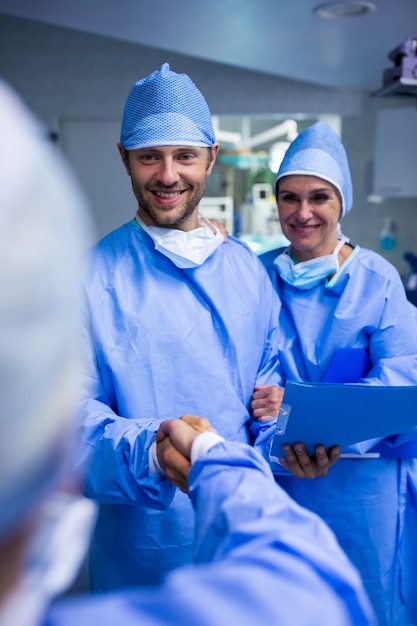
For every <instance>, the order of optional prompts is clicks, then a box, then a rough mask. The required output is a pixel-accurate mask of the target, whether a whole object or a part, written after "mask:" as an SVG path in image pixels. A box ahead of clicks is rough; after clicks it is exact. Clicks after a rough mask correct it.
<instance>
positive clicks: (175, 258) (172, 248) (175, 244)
mask: <svg viewBox="0 0 417 626" xmlns="http://www.w3.org/2000/svg"><path fill="white" fill-rule="evenodd" d="M136 221H137V222H138V224H139V225H140V227H141V228H142V229H143V230H144V231H145V232H146V233H147V234H148V235H149V237H151V238H152V240H153V242H154V244H155V249H156V250H158V251H159V252H160V253H161V254H163V255H165V256H166V257H168V259H170V260H171V261H172V262H173V263H174V264H175V265H176V266H177V267H179V268H180V269H190V268H192V267H198V266H199V265H202V264H203V263H204V261H205V260H206V259H208V257H209V256H211V255H212V254H213V252H214V251H215V250H216V249H217V248H218V247H219V246H220V245H221V244H222V243H223V241H224V237H223V235H222V234H221V232H220V231H219V230H218V229H217V228H216V227H215V226H214V225H213V224H212V223H211V222H209V221H208V220H207V219H206V218H205V217H203V216H202V215H198V222H199V224H200V226H199V227H198V228H194V229H193V230H189V231H187V232H185V231H183V230H179V229H176V228H161V227H159V226H147V225H146V224H145V223H144V221H143V220H142V219H141V218H140V217H139V216H138V215H136Z"/></svg>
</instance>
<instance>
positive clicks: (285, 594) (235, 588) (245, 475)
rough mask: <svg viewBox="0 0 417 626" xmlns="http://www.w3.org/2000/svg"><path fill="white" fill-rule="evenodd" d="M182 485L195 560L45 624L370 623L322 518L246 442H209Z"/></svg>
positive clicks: (64, 607)
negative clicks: (191, 519) (191, 513)
mask: <svg viewBox="0 0 417 626" xmlns="http://www.w3.org/2000/svg"><path fill="white" fill-rule="evenodd" d="M189 485H190V495H191V499H192V502H193V506H194V507H195V510H196V546H195V554H194V557H195V564H194V565H188V566H186V567H185V568H182V569H181V570H178V571H176V572H172V573H171V574H170V575H169V576H168V578H167V581H166V583H165V584H163V585H162V586H160V587H158V588H156V589H154V590H152V589H149V588H148V589H147V590H136V591H135V590H130V591H127V592H123V593H122V592H118V593H113V594H108V595H103V596H99V597H95V598H91V597H85V596H84V599H81V600H74V599H69V600H66V601H65V602H62V601H61V602H59V603H57V605H56V606H55V607H53V608H52V610H51V611H50V612H49V614H48V615H47V617H46V619H45V621H44V622H43V626H74V625H76V626H91V624H100V626H116V625H117V626H151V625H152V626H174V625H175V624H177V625H179V624H183V625H184V626H185V625H187V624H189V625H190V626H221V625H222V624H230V625H234V624H236V625H237V626H257V625H259V624H263V625H265V626H272V625H274V626H288V625H289V624H291V626H315V625H317V624H320V626H376V621H375V620H374V616H373V614H372V610H371V608H370V604H369V600H368V598H367V597H366V596H365V593H364V590H363V587H362V585H361V583H360V578H359V576H358V573H357V571H356V569H355V568H354V567H353V566H352V564H351V563H350V562H349V561H348V559H347V558H346V556H345V555H344V554H343V552H342V551H341V549H340V547H339V546H338V544H337V542H336V540H335V538H334V536H333V534H332V533H331V531H330V530H329V528H328V527H327V526H326V525H325V524H324V523H323V522H322V521H321V520H320V519H319V518H318V517H317V516H316V515H314V514H311V513H310V512H309V511H306V510H305V509H302V508H301V507H299V506H298V505H297V504H296V503H295V502H293V501H292V500H291V499H290V498H289V497H288V496H287V495H286V494H285V493H284V492H283V491H282V490H281V489H280V488H279V487H277V485H276V484H275V483H274V480H273V478H272V474H271V471H270V469H269V467H268V465H267V463H266V462H265V461H264V460H263V459H262V458H261V457H260V456H259V455H258V454H257V453H256V452H255V451H254V450H253V448H251V447H249V446H243V447H242V446H240V445H238V444H237V443H236V442H223V443H220V444H218V445H216V446H214V447H213V448H212V449H211V450H210V451H209V452H208V453H207V454H206V455H205V456H203V457H202V458H201V459H200V460H199V461H197V462H196V463H195V464H194V465H193V467H192V468H191V471H190V474H189ZM120 532H122V529H120ZM31 626H35V625H31Z"/></svg>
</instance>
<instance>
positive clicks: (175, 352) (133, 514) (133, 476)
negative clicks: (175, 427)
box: [77, 222, 280, 590]
mask: <svg viewBox="0 0 417 626" xmlns="http://www.w3.org/2000/svg"><path fill="white" fill-rule="evenodd" d="M85 289H86V306H87V309H86V323H85V331H86V332H85V334H86V337H85V349H84V357H85V359H84V360H85V369H84V372H83V374H84V379H85V385H84V392H83V393H84V398H83V402H82V406H81V415H80V417H81V446H80V449H79V454H78V459H77V469H78V470H79V471H81V472H82V473H83V474H84V473H85V472H87V486H86V492H85V493H86V495H87V496H88V497H91V498H94V499H96V500H97V501H98V502H100V504H101V506H100V514H99V520H98V524H97V530H96V532H95V536H94V539H93V542H92V546H91V555H90V575H91V582H92V586H93V589H96V590H105V589H111V588H117V587H125V586H129V585H144V584H154V583H156V582H158V581H159V580H160V579H161V577H162V576H163V575H164V574H165V573H166V572H167V571H169V570H171V569H173V568H174V567H176V566H178V565H181V564H183V563H186V562H188V561H190V559H191V546H192V542H193V527H194V519H193V513H192V509H191V505H190V502H189V499H188V498H187V496H185V495H184V494H183V493H182V492H180V491H177V490H175V489H174V488H173V487H172V486H171V483H170V481H168V480H166V479H164V478H162V477H161V476H160V475H159V474H151V475H149V455H148V451H149V447H150V445H151V442H152V441H153V439H154V436H155V432H156V430H157V429H158V426H159V422H160V421H162V420H165V419H172V418H176V417H180V416H181V415H183V414H185V413H191V414H194V415H200V416H205V417H207V418H208V419H209V420H210V421H211V423H212V424H213V425H214V427H215V428H217V430H218V431H219V433H220V434H221V435H223V436H224V437H226V438H228V439H236V440H240V441H245V442H246V441H248V440H249V433H248V428H247V425H248V421H249V419H250V415H249V407H250V400H251V397H252V394H253V387H254V385H255V384H263V383H271V384H276V383H278V384H279V382H280V380H279V375H278V370H277V366H276V365H277V364H276V357H277V326H278V316H279V300H278V297H277V295H276V293H275V290H274V289H273V287H272V285H271V282H270V280H269V278H268V275H267V273H266V271H265V269H264V267H263V266H262V264H261V262H260V261H259V259H258V258H257V257H256V256H255V255H254V254H253V253H252V252H251V250H250V249H249V248H248V247H247V246H246V245H245V244H243V243H242V242H239V241H237V240H235V239H233V238H229V240H228V242H227V243H223V244H222V245H221V246H220V247H219V248H218V249H217V250H216V251H215V252H214V253H213V255H212V256H210V257H209V258H208V259H207V260H206V261H205V263H204V264H203V265H201V266H200V267H197V268H194V269H185V270H184V269H179V268H177V267H176V266H175V265H174V264H173V263H172V262H171V261H170V260H169V259H168V258H166V257H165V256H163V255H162V254H161V253H159V252H157V251H155V248H154V244H153V242H152V240H151V239H150V237H149V236H148V235H147V234H146V233H145V232H144V231H142V230H141V229H139V228H138V227H137V225H135V223H134V222H130V223H128V224H126V225H124V226H122V227H121V228H119V229H118V230H116V231H114V232H112V233H110V234H109V235H108V236H106V237H105V238H104V239H103V240H102V241H101V242H99V243H98V244H97V245H96V246H95V247H94V248H93V249H92V250H91V251H90V252H89V254H88V258H87V264H86V279H85Z"/></svg>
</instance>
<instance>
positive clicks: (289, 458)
mask: <svg viewBox="0 0 417 626" xmlns="http://www.w3.org/2000/svg"><path fill="white" fill-rule="evenodd" d="M282 449H283V452H284V454H285V458H282V459H280V462H281V464H282V466H283V467H285V469H286V470H288V471H289V472H291V474H292V475H293V476H295V477H296V478H316V477H317V476H327V472H328V471H329V469H330V468H331V467H332V465H334V464H335V463H336V462H337V461H338V460H339V459H340V448H339V446H333V447H332V448H329V450H328V451H326V448H325V447H324V446H317V447H316V454H315V456H314V457H310V456H308V454H307V452H306V450H305V448H304V445H303V444H302V443H296V444H295V446H290V445H289V444H285V445H283V446H282Z"/></svg>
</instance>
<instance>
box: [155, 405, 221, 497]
mask: <svg viewBox="0 0 417 626" xmlns="http://www.w3.org/2000/svg"><path fill="white" fill-rule="evenodd" d="M207 431H210V432H213V433H216V432H217V431H216V429H215V428H213V426H212V425H211V424H210V422H209V420H208V419H207V418H205V417H197V416H196V415H183V416H182V417H180V418H179V419H172V420H165V421H164V422H161V424H160V426H159V429H158V432H157V433H156V454H157V458H158V463H159V465H160V467H161V469H162V470H163V471H164V473H165V476H166V477H167V478H169V479H170V480H171V482H172V483H173V484H174V485H175V486H176V487H179V488H180V489H181V491H184V492H185V493H188V472H189V471H190V467H191V447H192V445H193V443H194V440H195V439H196V438H197V437H198V435H200V434H201V433H204V432H207Z"/></svg>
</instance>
